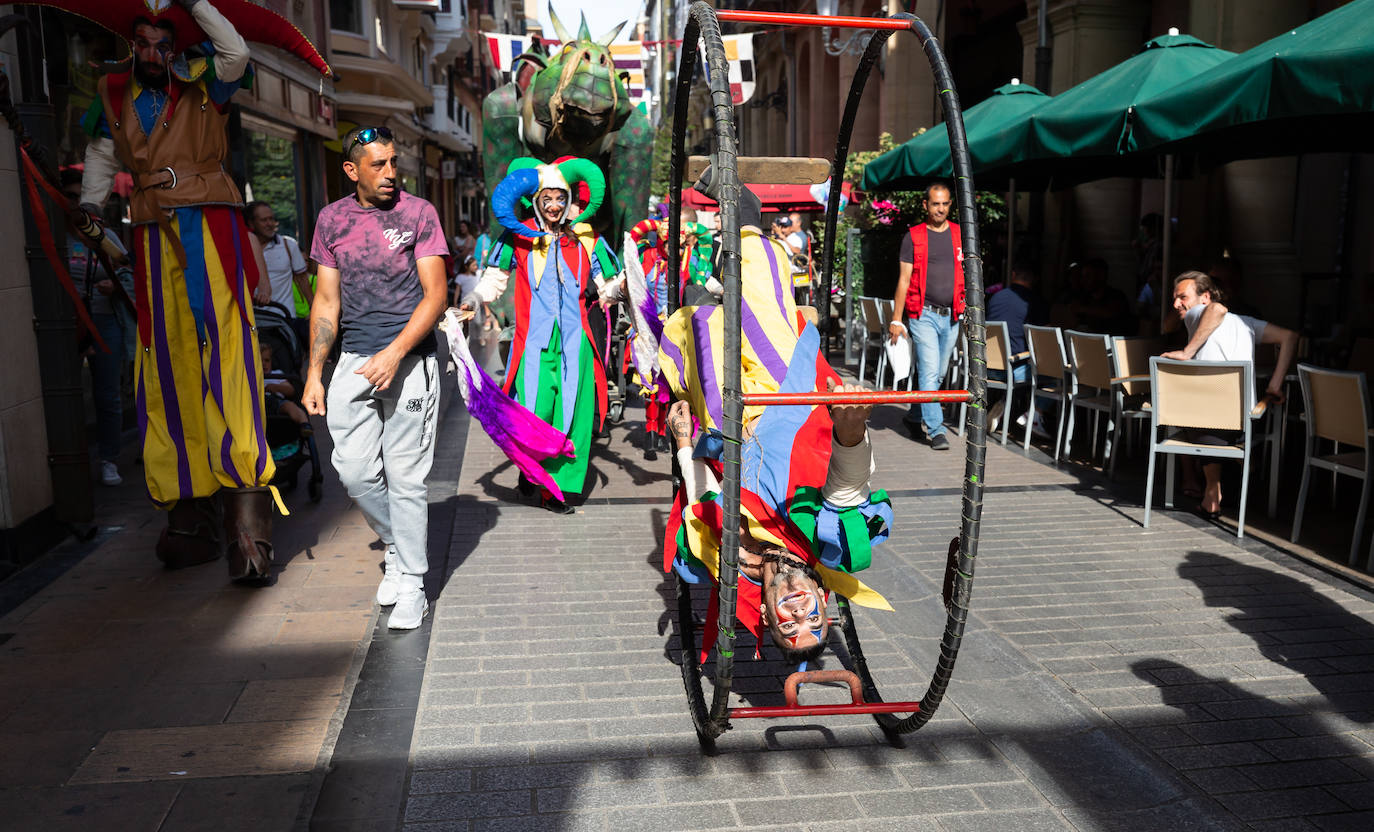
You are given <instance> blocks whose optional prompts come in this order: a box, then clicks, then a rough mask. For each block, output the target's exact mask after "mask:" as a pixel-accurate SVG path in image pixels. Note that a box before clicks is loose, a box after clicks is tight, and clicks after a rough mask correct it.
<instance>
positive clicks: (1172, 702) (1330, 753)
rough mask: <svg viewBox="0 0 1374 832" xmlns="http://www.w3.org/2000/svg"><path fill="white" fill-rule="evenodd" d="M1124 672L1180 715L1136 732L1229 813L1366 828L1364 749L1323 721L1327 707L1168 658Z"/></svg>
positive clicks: (1371, 772)
mask: <svg viewBox="0 0 1374 832" xmlns="http://www.w3.org/2000/svg"><path fill="white" fill-rule="evenodd" d="M1131 670H1132V672H1133V673H1135V675H1136V676H1137V677H1139V678H1140V679H1141V680H1143V681H1146V682H1149V683H1150V684H1152V685H1155V686H1156V687H1157V689H1158V691H1159V694H1160V697H1161V699H1162V701H1163V703H1164V704H1165V705H1169V706H1171V707H1173V708H1175V709H1176V716H1177V717H1178V719H1176V720H1172V721H1171V720H1161V723H1163V724H1158V725H1153V726H1146V727H1141V728H1137V729H1136V730H1135V734H1136V737H1137V738H1138V739H1141V740H1142V741H1144V742H1145V743H1146V744H1147V745H1149V746H1151V747H1152V748H1154V749H1155V751H1156V752H1157V753H1158V754H1159V755H1160V756H1162V757H1163V758H1164V759H1165V760H1166V761H1168V762H1169V763H1170V765H1172V766H1174V767H1175V768H1176V769H1178V770H1179V771H1180V772H1181V773H1182V774H1183V775H1184V776H1186V777H1187V778H1188V779H1189V780H1191V781H1193V782H1194V783H1196V784H1197V785H1198V786H1200V787H1201V788H1203V789H1205V790H1206V791H1207V792H1208V793H1210V794H1212V795H1214V796H1215V797H1216V799H1217V800H1218V801H1219V802H1220V803H1221V804H1222V805H1223V806H1225V807H1226V808H1227V809H1229V810H1230V811H1231V812H1232V813H1234V814H1235V815H1236V816H1237V817H1239V818H1241V819H1242V820H1245V821H1248V822H1255V823H1258V822H1274V823H1278V822H1280V821H1281V820H1284V819H1286V820H1287V821H1288V822H1289V823H1295V822H1296V823H1298V824H1301V823H1302V820H1301V818H1306V819H1307V821H1308V822H1310V823H1312V824H1315V825H1316V826H1317V827H1318V828H1321V829H1368V828H1369V824H1370V822H1371V817H1370V815H1369V814H1368V813H1367V812H1365V811H1362V810H1368V809H1369V808H1370V807H1371V806H1374V763H1371V761H1370V757H1369V748H1368V746H1366V745H1365V744H1364V743H1362V742H1361V741H1360V740H1359V739H1358V738H1357V737H1356V736H1354V735H1342V734H1341V733H1339V729H1337V730H1336V731H1333V730H1332V727H1330V726H1326V725H1323V724H1322V723H1323V721H1324V720H1330V718H1331V715H1330V714H1329V713H1326V714H1323V713H1320V712H1316V713H1314V712H1313V710H1312V709H1309V708H1307V707H1303V706H1302V705H1300V704H1298V702H1297V701H1294V700H1293V699H1292V698H1289V697H1271V698H1266V697H1264V696H1261V695H1258V694H1255V693H1251V692H1250V691H1247V690H1246V689H1245V688H1244V687H1241V686H1240V685H1237V684H1235V683H1233V682H1231V681H1230V680H1228V679H1225V678H1213V677H1208V676H1204V675H1202V674H1200V673H1197V672H1196V671H1194V670H1192V669H1191V668H1188V667H1185V666H1184V665H1181V664H1178V663H1177V662H1173V661H1169V660H1166V659H1142V660H1140V661H1137V662H1135V663H1133V664H1132V665H1131ZM1299 701H1300V700H1299ZM1345 716H1346V717H1347V718H1348V717H1349V715H1348V714H1347V715H1345ZM1340 727H1343V728H1344V729H1345V730H1346V731H1350V730H1353V729H1356V728H1358V727H1359V726H1358V725H1357V724H1354V723H1348V722H1347V723H1345V724H1344V725H1343V726H1340ZM1289 828H1296V827H1289ZM1305 828H1311V827H1306V826H1305Z"/></svg>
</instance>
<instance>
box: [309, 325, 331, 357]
mask: <svg viewBox="0 0 1374 832" xmlns="http://www.w3.org/2000/svg"><path fill="white" fill-rule="evenodd" d="M311 323H312V327H311V329H312V330H313V331H312V332H311V334H310V366H311V367H312V368H313V367H323V366H324V362H325V360H326V359H328V358H329V351H330V350H332V349H333V348H334V338H335V334H336V328H335V326H334V322H333V321H328V320H324V319H319V320H315V321H312V322H311Z"/></svg>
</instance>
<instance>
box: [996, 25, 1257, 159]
mask: <svg viewBox="0 0 1374 832" xmlns="http://www.w3.org/2000/svg"><path fill="white" fill-rule="evenodd" d="M1234 55H1235V53H1234V52H1228V51H1227V50H1225V49H1218V48H1216V47H1214V46H1212V45H1211V44H1207V43H1203V42H1202V41H1200V40H1198V39H1197V38H1194V37H1191V36H1189V35H1179V34H1172V33H1171V34H1168V35H1163V36H1161V37H1157V38H1155V39H1154V40H1151V41H1150V42H1148V43H1146V44H1145V48H1144V49H1143V50H1142V51H1141V52H1139V53H1138V54H1136V55H1133V56H1132V57H1130V58H1127V59H1126V60H1124V61H1122V62H1121V63H1119V64H1117V65H1116V66H1114V67H1112V68H1110V69H1107V70H1105V71H1103V72H1101V73H1099V74H1097V75H1094V76H1093V77H1092V78H1089V79H1088V80H1086V81H1084V82H1083V83H1081V84H1078V85H1077V86H1075V87H1073V88H1072V89H1069V90H1066V91H1065V92H1063V93H1060V94H1059V95H1056V96H1054V97H1053V98H1052V99H1051V100H1050V101H1048V102H1047V103H1046V104H1045V105H1044V106H1043V107H1037V108H1035V109H1034V110H1031V111H1030V112H1028V113H1027V114H1026V115H1025V116H1024V117H1022V118H1021V119H1020V120H1019V121H1013V122H1010V123H1006V124H1004V126H1003V128H1002V129H1001V130H998V131H997V132H995V133H993V134H991V135H987V136H985V137H980V139H979V140H978V141H977V142H976V143H975V142H974V141H972V140H971V141H970V142H969V145H970V147H969V151H970V153H971V154H972V155H973V158H974V175H975V176H994V177H1008V176H1014V177H1016V180H1017V182H1018V183H1021V182H1024V181H1051V182H1053V184H1054V185H1056V186H1065V185H1072V184H1075V183H1078V182H1087V181H1090V180H1093V179H1100V178H1102V177H1106V176H1154V175H1158V173H1159V164H1158V161H1157V160H1156V158H1155V157H1153V156H1146V155H1141V156H1133V157H1123V156H1122V155H1121V151H1122V149H1123V147H1122V146H1123V144H1124V143H1125V141H1126V138H1127V136H1128V132H1129V131H1128V125H1129V124H1130V120H1131V118H1132V113H1133V110H1134V108H1135V106H1136V105H1137V104H1139V103H1140V102H1141V101H1144V100H1145V99H1147V98H1151V97H1153V96H1156V95H1158V94H1159V93H1161V92H1163V91H1165V90H1167V89H1169V88H1171V87H1175V86H1178V85H1179V84H1181V83H1183V82H1184V81H1186V80H1188V79H1190V78H1193V77H1195V76H1197V75H1199V74H1201V73H1203V72H1206V71H1207V70H1209V69H1211V68H1212V67H1214V66H1217V65H1218V64H1221V63H1223V62H1224V61H1226V60H1228V59H1230V58H1232V57H1234Z"/></svg>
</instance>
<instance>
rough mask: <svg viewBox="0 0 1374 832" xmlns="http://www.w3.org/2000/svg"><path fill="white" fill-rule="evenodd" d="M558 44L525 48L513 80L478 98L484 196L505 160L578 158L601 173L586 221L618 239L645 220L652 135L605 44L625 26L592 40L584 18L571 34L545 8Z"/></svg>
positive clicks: (500, 176)
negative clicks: (600, 188)
mask: <svg viewBox="0 0 1374 832" xmlns="http://www.w3.org/2000/svg"><path fill="white" fill-rule="evenodd" d="M549 17H550V18H551V19H552V21H553V27H554V32H555V34H556V35H557V36H558V39H559V40H560V41H562V46H560V47H559V49H558V51H557V52H556V53H555V54H553V55H544V54H542V53H538V54H536V53H534V52H533V51H531V52H526V53H524V54H523V55H521V56H520V57H519V58H517V61H516V64H515V67H514V73H515V80H514V81H512V82H511V83H509V84H506V85H504V86H502V87H500V88H498V89H496V90H494V91H493V92H492V93H491V94H490V95H488V96H487V98H486V100H485V101H484V102H482V157H483V158H482V167H483V174H484V177H485V179H486V184H487V193H491V192H492V190H493V189H494V188H495V187H496V185H497V183H499V182H500V181H501V180H502V179H504V178H505V176H506V168H507V166H508V165H509V164H510V162H511V160H512V159H516V158H518V157H521V156H533V157H535V158H537V159H539V160H541V161H543V162H553V161H555V160H557V159H558V158H560V157H563V156H581V157H583V158H585V159H590V160H592V161H593V162H595V163H596V164H597V165H598V166H599V167H600V168H601V170H602V171H603V172H605V174H606V191H607V193H606V201H605V203H604V204H603V205H602V207H601V210H599V211H598V212H597V213H596V216H595V217H593V218H592V225H593V226H594V227H595V228H596V230H597V231H598V232H600V233H601V234H603V235H606V236H609V238H610V239H612V240H619V239H621V238H622V236H623V235H624V233H625V232H627V231H629V230H630V228H631V227H633V226H634V224H635V223H637V222H639V221H640V220H642V219H644V214H645V212H646V211H647V210H648V202H649V177H650V173H649V167H650V160H651V158H652V156H653V142H654V134H653V130H652V129H650V125H649V120H648V118H647V117H646V116H645V115H644V113H642V112H640V110H639V108H637V107H635V106H634V105H633V104H631V103H630V96H629V91H628V89H627V86H626V79H627V76H626V75H625V74H623V73H617V72H616V68H615V59H614V57H612V55H611V51H610V48H609V47H610V44H611V41H613V40H615V36H616V35H617V34H619V33H620V30H621V28H623V27H624V25H625V24H624V23H621V24H620V25H619V26H616V27H615V28H614V29H612V30H611V31H610V32H609V33H608V34H606V35H603V36H601V37H600V38H596V39H595V40H593V39H592V37H591V33H590V32H588V31H587V18H586V15H583V16H582V26H581V28H580V29H579V30H578V33H577V38H576V39H573V38H571V37H569V35H568V32H567V30H566V29H565V28H564V27H563V24H562V22H561V21H559V19H558V15H556V14H554V11H553V6H552V4H550V6H549Z"/></svg>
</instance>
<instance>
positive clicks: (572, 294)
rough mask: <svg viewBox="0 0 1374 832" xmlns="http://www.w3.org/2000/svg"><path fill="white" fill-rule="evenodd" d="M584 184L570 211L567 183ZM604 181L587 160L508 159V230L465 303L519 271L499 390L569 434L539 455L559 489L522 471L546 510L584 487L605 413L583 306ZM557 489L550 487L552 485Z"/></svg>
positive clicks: (499, 210) (591, 280)
mask: <svg viewBox="0 0 1374 832" xmlns="http://www.w3.org/2000/svg"><path fill="white" fill-rule="evenodd" d="M576 182H585V183H587V186H588V191H589V193H588V200H587V205H585V206H584V207H583V209H582V211H581V213H580V214H578V215H577V216H575V217H573V216H571V214H572V211H573V202H572V195H573V189H572V183H576ZM605 192H606V185H605V178H604V177H603V175H602V173H601V171H600V170H598V169H597V167H596V166H595V165H594V164H592V163H591V162H590V161H588V160H586V159H570V160H567V161H564V162H562V163H560V164H552V165H546V164H543V163H541V162H539V161H538V160H537V159H532V158H528V157H523V158H520V159H516V160H515V161H513V162H511V164H510V169H509V172H508V173H507V175H506V178H505V179H503V180H502V181H501V182H500V184H498V185H497V186H496V188H495V189H494V190H493V191H492V195H491V205H492V213H493V214H494V215H495V217H496V219H497V221H498V222H500V223H501V225H502V226H504V227H505V229H506V231H505V233H503V234H502V235H501V238H500V240H498V241H497V243H496V245H495V246H493V248H492V252H491V255H490V257H489V259H488V261H487V266H486V268H485V269H484V270H483V272H482V278H481V279H480V280H479V281H478V283H477V286H476V287H475V288H473V290H472V292H471V293H470V294H469V295H468V297H466V298H464V299H463V302H462V307H461V308H462V309H464V310H473V309H476V308H477V304H479V303H491V302H493V301H495V300H497V299H498V298H500V297H501V295H502V294H504V293H505V290H506V286H507V283H508V281H509V279H510V277H511V275H512V274H513V275H514V276H515V278H516V279H515V338H514V340H513V341H512V342H511V350H510V359H509V366H508V367H507V368H506V380H505V389H506V392H507V393H508V394H510V395H511V397H512V398H514V399H515V400H516V401H517V402H519V403H520V404H521V405H523V406H524V407H526V408H528V409H529V410H532V411H533V412H534V413H535V415H537V416H538V417H539V418H540V419H541V420H543V421H544V422H546V423H548V424H550V425H552V426H553V427H555V428H557V429H559V430H561V431H562V432H563V433H564V434H565V435H566V436H567V437H568V438H569V439H570V440H572V444H573V448H574V455H573V456H572V457H564V456H556V457H551V458H548V459H545V460H544V461H543V462H542V466H543V469H544V471H545V472H547V474H548V475H549V478H550V479H551V480H552V483H551V484H552V485H553V486H555V488H550V487H549V486H548V485H538V484H536V483H534V482H532V481H530V479H528V478H527V477H526V476H524V474H521V476H520V490H521V493H522V494H523V495H524V496H526V497H529V498H534V497H535V496H536V495H537V496H538V499H539V504H540V505H541V506H543V507H544V508H547V509H549V510H550V511H554V512H556V513H560V514H570V513H572V511H573V508H572V507H571V506H569V505H568V504H567V502H566V499H567V497H568V496H570V495H574V494H580V493H581V492H582V491H583V489H584V488H585V485H586V480H587V464H588V459H589V456H590V453H591V439H592V434H593V432H594V431H595V430H598V429H599V428H600V422H601V419H602V418H603V415H604V414H605V412H606V373H605V368H604V367H603V366H602V364H601V362H600V361H599V360H597V358H596V355H595V352H594V349H595V348H594V347H593V341H592V334H591V328H590V324H589V322H588V318H587V307H586V306H585V305H584V304H583V302H582V296H583V294H584V293H586V292H587V291H588V287H599V286H602V285H603V284H604V283H605V282H606V279H608V278H611V277H612V275H607V274H604V269H605V265H604V264H603V261H602V259H601V258H599V257H593V256H590V255H589V252H590V251H592V250H594V249H595V248H596V242H597V239H596V233H595V232H594V231H593V230H592V227H591V226H590V225H588V224H586V223H584V222H583V220H584V219H586V218H588V217H590V216H592V215H593V214H594V213H596V210H597V208H599V207H600V206H601V201H602V199H603V198H604V196H605ZM522 198H530V199H531V200H532V202H533V205H534V216H533V217H532V218H531V219H528V220H524V221H521V220H519V219H517V217H516V213H515V212H516V208H517V205H518V203H519V202H520V200H521V199H522ZM555 489H556V490H555Z"/></svg>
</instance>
